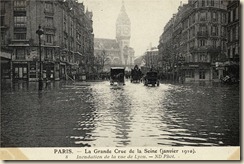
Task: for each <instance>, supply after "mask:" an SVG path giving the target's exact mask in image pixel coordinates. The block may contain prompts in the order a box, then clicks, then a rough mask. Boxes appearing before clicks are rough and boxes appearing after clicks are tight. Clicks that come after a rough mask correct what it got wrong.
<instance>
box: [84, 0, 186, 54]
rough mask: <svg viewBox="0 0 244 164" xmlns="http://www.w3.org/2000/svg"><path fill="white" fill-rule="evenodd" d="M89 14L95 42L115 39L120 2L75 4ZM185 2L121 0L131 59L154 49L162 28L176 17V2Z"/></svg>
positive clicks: (97, 0) (99, 0) (101, 0)
mask: <svg viewBox="0 0 244 164" xmlns="http://www.w3.org/2000/svg"><path fill="white" fill-rule="evenodd" d="M79 1H80V2H84V4H85V7H88V9H89V11H91V10H92V11H93V28H94V35H95V38H110V39H115V23H116V19H117V17H118V14H119V11H120V8H121V4H122V0H79ZM181 1H182V3H187V2H188V0H124V3H125V8H126V12H127V14H128V16H129V18H130V21H131V40H130V46H131V47H132V48H134V50H135V56H141V55H143V53H144V52H145V51H146V49H147V48H148V47H149V45H150V43H152V46H158V42H159V37H160V35H161V34H162V32H163V28H164V26H165V24H166V23H167V22H168V21H169V19H170V18H171V17H172V14H174V13H176V12H177V10H178V7H179V5H180V2H181Z"/></svg>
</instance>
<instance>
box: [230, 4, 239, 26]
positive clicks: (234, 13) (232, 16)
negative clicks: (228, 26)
mask: <svg viewBox="0 0 244 164" xmlns="http://www.w3.org/2000/svg"><path fill="white" fill-rule="evenodd" d="M236 20H239V7H237V8H234V9H233V10H231V11H229V12H228V21H229V23H230V22H233V21H236Z"/></svg>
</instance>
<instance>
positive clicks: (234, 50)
mask: <svg viewBox="0 0 244 164" xmlns="http://www.w3.org/2000/svg"><path fill="white" fill-rule="evenodd" d="M227 11H228V24H227V61H226V62H225V63H224V66H225V75H229V76H231V77H233V78H235V79H237V80H239V79H240V76H239V73H240V70H239V68H240V55H241V49H240V34H241V32H240V29H241V26H240V15H241V14H240V12H241V9H240V1H239V0H229V1H228V6H227Z"/></svg>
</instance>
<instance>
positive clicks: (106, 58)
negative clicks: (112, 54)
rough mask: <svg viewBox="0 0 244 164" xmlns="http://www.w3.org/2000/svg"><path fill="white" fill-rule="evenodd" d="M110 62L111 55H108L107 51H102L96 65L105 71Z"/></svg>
mask: <svg viewBox="0 0 244 164" xmlns="http://www.w3.org/2000/svg"><path fill="white" fill-rule="evenodd" d="M108 61H109V55H108V54H107V53H106V51H105V50H102V52H101V53H100V54H99V55H98V56H97V57H96V63H97V65H98V66H99V68H100V69H101V70H102V72H103V69H104V66H105V65H106V64H109V63H108Z"/></svg>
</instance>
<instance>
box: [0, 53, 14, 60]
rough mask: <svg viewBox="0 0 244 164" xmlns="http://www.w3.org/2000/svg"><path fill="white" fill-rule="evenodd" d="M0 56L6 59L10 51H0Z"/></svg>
mask: <svg viewBox="0 0 244 164" xmlns="http://www.w3.org/2000/svg"><path fill="white" fill-rule="evenodd" d="M0 57H1V58H6V59H11V53H8V52H2V51H1V52H0Z"/></svg>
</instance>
